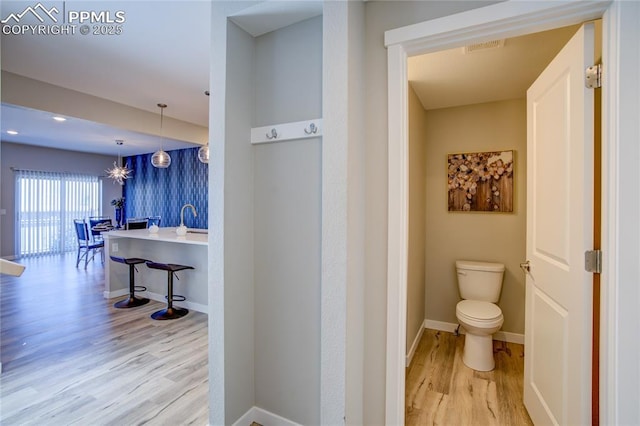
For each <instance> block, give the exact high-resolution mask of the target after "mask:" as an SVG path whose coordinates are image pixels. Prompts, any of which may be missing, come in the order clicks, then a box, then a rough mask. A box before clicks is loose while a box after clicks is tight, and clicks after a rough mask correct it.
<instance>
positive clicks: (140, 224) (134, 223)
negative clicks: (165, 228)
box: [125, 217, 149, 230]
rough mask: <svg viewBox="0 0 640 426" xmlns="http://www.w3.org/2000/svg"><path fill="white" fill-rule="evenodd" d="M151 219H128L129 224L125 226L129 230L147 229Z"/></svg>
mask: <svg viewBox="0 0 640 426" xmlns="http://www.w3.org/2000/svg"><path fill="white" fill-rule="evenodd" d="M148 222H149V219H147V218H146V217H131V218H129V219H127V224H126V225H125V226H126V228H125V229H127V230H131V229H147V223H148Z"/></svg>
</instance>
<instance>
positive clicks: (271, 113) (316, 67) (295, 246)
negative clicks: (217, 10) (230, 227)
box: [253, 17, 322, 424]
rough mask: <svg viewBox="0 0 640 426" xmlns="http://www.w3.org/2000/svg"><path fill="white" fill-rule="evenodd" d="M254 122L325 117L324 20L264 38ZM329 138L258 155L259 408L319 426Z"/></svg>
mask: <svg viewBox="0 0 640 426" xmlns="http://www.w3.org/2000/svg"><path fill="white" fill-rule="evenodd" d="M255 52H256V62H255V81H254V83H253V85H254V87H255V91H256V102H255V115H254V116H255V121H254V125H255V126H263V125H268V124H277V123H282V122H291V121H301V120H304V119H313V118H316V117H320V116H321V115H322V18H321V17H317V18H312V19H310V20H306V21H303V22H300V23H297V24H294V25H291V26H288V27H285V28H282V29H280V30H276V31H273V32H271V33H268V34H266V35H263V36H261V37H258V38H256V40H255ZM321 149H322V144H321V139H320V138H312V139H303V140H293V141H287V142H279V143H271V144H260V145H255V146H254V147H253V155H254V159H253V161H254V169H253V170H254V171H253V173H254V184H253V185H254V248H253V256H254V282H255V306H254V312H255V325H254V328H255V351H256V353H255V398H256V406H258V407H260V408H263V409H266V410H267V411H270V412H272V413H276V414H278V415H280V416H283V417H285V418H287V419H290V420H292V421H295V422H297V423H300V424H318V423H319V422H320V406H319V401H320V247H321V246H320V237H321V227H320V222H321V217H320V215H321V198H320V196H321V192H320V190H321V165H322V163H321Z"/></svg>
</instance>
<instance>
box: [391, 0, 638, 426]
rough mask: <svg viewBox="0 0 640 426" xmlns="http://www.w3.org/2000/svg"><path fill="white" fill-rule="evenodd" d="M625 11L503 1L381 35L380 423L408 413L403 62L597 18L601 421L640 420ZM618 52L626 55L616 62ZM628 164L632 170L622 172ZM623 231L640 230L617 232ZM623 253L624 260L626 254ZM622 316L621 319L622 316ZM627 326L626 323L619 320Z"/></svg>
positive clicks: (632, 58)
mask: <svg viewBox="0 0 640 426" xmlns="http://www.w3.org/2000/svg"><path fill="white" fill-rule="evenodd" d="M622 3H623V2H621V1H619V0H614V1H593V2H592V1H561V2H560V1H559V2H525V1H506V2H503V3H498V4H494V5H491V6H487V7H482V8H478V9H474V10H470V11H467V12H463V13H459V14H455V15H451V16H446V17H443V18H437V19H434V20H430V21H426V22H422V23H418V24H414V25H409V26H406V27H401V28H397V29H393V30H389V31H387V32H386V33H385V46H386V47H387V49H388V51H387V60H388V64H387V66H388V77H387V78H388V121H389V123H388V126H389V127H388V132H389V133H388V142H387V144H388V230H387V232H388V234H387V235H388V246H387V250H388V252H387V348H386V355H387V357H386V398H385V408H386V411H385V417H386V422H385V423H386V424H388V425H401V424H404V414H405V412H404V404H405V355H406V354H405V350H406V349H405V348H406V315H407V305H406V304H407V285H406V284H407V259H408V201H409V197H408V195H409V193H408V146H409V141H408V121H409V118H408V117H409V115H408V78H407V58H408V57H409V56H414V55H418V54H424V53H430V52H435V51H439V50H444V49H450V48H454V47H460V46H463V45H465V44H470V43H477V42H482V41H488V40H493V39H497V38H507V37H515V36H519V35H524V34H528V33H533V32H538V31H545V30H549V29H554V28H558V27H562V26H567V25H573V24H578V23H582V22H584V21H589V20H592V19H597V18H603V63H604V64H606V65H605V70H606V71H605V76H604V82H605V86H604V89H603V96H602V102H603V114H602V133H603V137H602V163H603V164H602V200H603V203H602V218H603V222H602V223H603V225H602V246H603V247H602V249H603V252H604V267H603V273H602V274H601V280H602V288H603V289H605V290H604V293H603V294H602V304H601V317H602V328H601V335H600V337H601V342H600V352H601V357H600V360H601V366H602V367H601V369H600V419H601V421H602V422H603V423H604V424H618V423H619V420H623V419H625V418H628V419H630V420H633V418H632V416H634V415H637V414H635V413H634V411H633V410H634V405H632V404H631V403H627V402H621V400H620V398H619V396H620V395H624V393H625V392H626V391H635V392H637V390H638V384H637V383H634V381H633V378H634V377H637V375H638V374H639V371H638V367H637V365H634V364H633V362H634V361H633V360H632V359H629V358H625V357H624V356H623V350H622V347H621V346H622V345H625V344H629V343H624V342H623V341H622V339H621V338H620V337H619V336H623V335H638V334H637V333H638V331H640V330H639V328H640V327H638V322H639V321H638V320H640V314H638V312H637V311H635V310H633V308H632V306H629V305H627V303H629V302H625V296H623V295H622V293H625V295H626V294H629V296H631V300H633V298H634V296H635V300H638V296H639V295H640V291H639V290H638V289H637V288H635V284H633V283H637V282H638V279H640V271H638V268H637V267H635V268H633V267H632V266H634V264H635V263H636V262H637V261H636V260H635V259H637V258H638V257H639V256H640V243H638V242H637V241H634V239H635V240H637V235H638V233H639V232H640V230H639V226H638V225H637V224H636V222H637V217H639V216H640V208H638V207H637V206H638V204H640V194H638V191H637V190H636V191H634V192H633V193H632V194H629V192H625V200H623V199H622V197H620V195H619V194H620V193H621V191H623V190H625V189H627V188H628V189H631V188H633V187H634V185H637V183H638V182H639V181H640V179H638V178H640V174H638V173H636V172H635V171H633V172H632V171H631V167H630V165H628V164H626V163H625V161H624V159H625V158H626V155H628V154H638V151H640V150H638V148H636V147H634V146H633V145H634V144H636V143H637V142H635V141H636V140H637V139H634V138H637V137H638V136H640V135H639V133H640V130H639V129H638V126H637V123H636V122H635V118H634V117H637V115H638V113H639V112H640V100H638V99H637V95H638V94H639V93H640V90H638V89H637V88H638V84H637V82H635V83H634V80H635V77H636V75H637V69H639V67H640V57H638V56H639V55H638V52H637V48H636V50H635V51H634V50H633V46H631V45H629V44H626V43H623V42H622V41H621V40H638V37H640V30H639V29H637V28H635V26H634V25H633V20H634V19H637V18H638V16H640V7H638V6H636V5H634V4H631V5H629V4H622ZM630 3H634V2H630ZM623 12H624V13H623ZM621 51H624V52H625V54H624V55H622V54H621ZM634 70H636V71H634ZM621 84H625V85H627V84H631V85H632V86H633V87H631V90H628V89H629V88H628V87H626V88H625V90H621V89H620V85H621ZM634 88H635V89H636V91H635V92H634V90H633V89H634ZM637 160H638V156H636V157H634V161H637ZM625 165H628V166H629V167H626V168H625V167H624V166H625ZM630 173H631V179H630V182H627V179H622V177H623V175H624V176H627V175H629V174H630ZM634 178H635V179H636V180H635V181H634ZM629 197H630V198H631V199H630V200H629ZM622 206H629V207H630V208H632V211H628V212H624V213H625V214H622V213H623V212H622V211H621V208H622ZM634 214H635V215H634ZM620 229H625V230H635V231H637V232H636V233H633V232H627V233H623V232H621V231H620ZM626 234H629V236H626ZM619 253H624V256H621V255H619ZM634 256H635V257H634ZM623 279H624V280H623ZM627 281H628V282H629V284H627ZM608 284H609V285H608ZM627 300H629V299H627ZM625 314H626V318H625V317H623V315H625ZM623 318H624V319H625V321H622V319H623ZM634 318H635V319H636V320H635V321H633V319H634ZM630 319H631V320H630ZM627 333H636V334H627ZM631 344H632V345H636V346H637V345H638V344H637V343H631ZM625 352H626V351H625ZM625 361H626V362H625ZM623 364H624V365H623ZM625 371H626V373H624V372H625ZM629 372H631V373H632V374H629ZM625 376H626V377H625ZM636 413H637V411H636ZM629 416H631V417H629Z"/></svg>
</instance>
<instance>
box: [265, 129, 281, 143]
mask: <svg viewBox="0 0 640 426" xmlns="http://www.w3.org/2000/svg"><path fill="white" fill-rule="evenodd" d="M266 136H267V139H269V140H271V139H277V138H278V132H277V131H276V129H275V127H274V128H273V129H271V134H269V133H267V134H266Z"/></svg>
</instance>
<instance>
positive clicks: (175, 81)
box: [0, 0, 322, 155]
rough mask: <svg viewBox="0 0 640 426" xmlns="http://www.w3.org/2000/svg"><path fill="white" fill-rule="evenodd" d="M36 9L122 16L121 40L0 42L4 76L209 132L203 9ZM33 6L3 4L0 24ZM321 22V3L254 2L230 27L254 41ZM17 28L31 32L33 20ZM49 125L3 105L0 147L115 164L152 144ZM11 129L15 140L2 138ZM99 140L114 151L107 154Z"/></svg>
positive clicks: (106, 5) (202, 5) (163, 5)
mask: <svg viewBox="0 0 640 426" xmlns="http://www.w3.org/2000/svg"><path fill="white" fill-rule="evenodd" d="M41 3H42V5H43V6H44V7H45V8H46V9H47V10H51V8H53V7H55V8H56V9H57V10H58V11H59V12H60V13H59V14H57V15H54V16H56V17H58V18H61V17H63V16H68V12H69V11H95V12H100V11H107V12H109V13H110V14H111V16H112V17H115V16H116V12H117V11H123V12H124V16H125V19H126V20H125V22H124V23H122V25H121V29H122V33H121V34H119V35H104V36H101V35H93V34H87V35H81V34H79V33H77V34H74V35H72V36H52V35H49V36H43V35H23V34H20V35H8V36H5V35H2V37H1V41H2V69H3V70H6V71H9V72H12V73H15V74H18V75H22V76H25V77H29V78H32V79H35V80H40V81H43V82H46V83H49V84H53V85H56V86H60V87H64V88H66V89H72V90H75V91H79V92H82V93H86V94H89V95H93V96H97V97H100V98H104V99H107V100H110V101H113V102H117V103H120V104H124V105H128V106H132V107H135V108H139V109H142V110H146V111H150V112H153V113H156V114H157V113H158V107H157V104H158V103H159V102H162V103H166V104H168V105H169V108H167V109H166V110H165V115H166V116H167V117H172V118H175V119H178V120H183V121H186V122H189V123H194V124H197V125H200V126H204V127H208V122H209V112H208V105H209V104H208V101H209V98H208V96H206V95H205V94H204V92H205V91H206V90H209V87H208V86H209V51H210V21H211V2H210V1H207V0H198V1H170V0H169V1H167V0H164V1H148V0H146V1H115V0H101V1H97V0H94V1H66V2H63V1H46V0H44V1H41ZM37 4H38V2H37V0H35V1H11V0H3V1H2V2H0V19H3V20H4V19H5V18H7V17H9V16H10V14H11V13H15V14H20V13H22V12H24V11H25V9H26V8H27V7H29V6H31V7H36V5H37ZM247 4H250V3H247ZM62 11H66V13H63V12H62ZM320 14H322V2H319V1H313V0H311V1H310V0H302V1H285V2H279V1H272V2H264V3H263V2H259V1H258V2H255V4H254V5H253V6H252V7H249V8H247V9H245V10H243V11H241V12H240V13H238V14H237V15H235V16H234V17H233V18H232V19H233V20H234V21H235V22H236V23H237V24H238V25H239V26H241V27H242V28H243V29H245V30H246V31H247V32H249V33H250V34H252V35H254V36H258V35H261V34H264V33H267V32H270V31H273V30H275V29H278V28H281V27H285V26H287V25H290V24H293V23H295V22H298V21H301V20H304V19H308V18H311V17H314V16H317V15H320ZM43 17H44V16H43ZM45 18H46V17H45ZM47 19H48V18H47ZM20 23H31V24H38V22H37V21H36V18H35V17H34V16H32V14H31V13H27V14H26V15H24V16H23V17H22V18H21V22H20ZM45 23H50V22H49V21H47V22H45ZM77 31H78V32H79V26H78V29H77ZM50 115H51V114H50V113H43V112H41V111H35V110H32V109H28V108H19V107H16V106H13V105H5V104H3V105H2V110H1V114H0V119H1V122H2V123H1V124H2V140H3V141H8V142H16V143H29V144H37V145H44V146H50V147H56V148H63V149H73V150H82V151H86V152H95V153H108V154H115V153H117V150H118V149H119V150H120V152H122V154H123V155H131V154H135V153H142V152H152V151H155V150H156V149H157V146H158V144H159V143H160V142H159V141H158V139H157V138H156V137H154V136H150V135H144V134H141V133H136V132H129V131H126V130H124V129H114V128H110V127H109V126H105V125H102V124H99V123H92V122H88V121H86V120H80V119H77V118H75V119H74V118H73V117H69V120H68V121H66V122H64V123H62V124H63V125H60V124H61V123H56V122H53V121H51V119H50ZM10 129H13V130H17V131H19V132H20V133H19V134H18V135H15V136H12V135H9V134H7V133H6V131H7V130H10ZM54 130H55V131H54ZM105 139H106V140H107V141H109V142H111V141H113V143H106V144H105ZM115 139H124V140H125V145H124V146H123V147H120V148H118V147H117V146H116V145H115ZM162 143H163V144H164V148H165V149H166V150H169V149H179V148H183V147H185V146H194V145H193V144H189V143H185V142H180V141H174V140H167V139H165V140H164V141H163V142H162Z"/></svg>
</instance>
